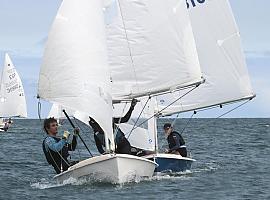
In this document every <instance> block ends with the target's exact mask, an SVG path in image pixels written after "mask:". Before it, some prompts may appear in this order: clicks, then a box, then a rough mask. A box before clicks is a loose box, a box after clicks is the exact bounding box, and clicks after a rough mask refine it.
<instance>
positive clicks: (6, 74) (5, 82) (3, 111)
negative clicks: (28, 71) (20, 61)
mask: <svg viewBox="0 0 270 200" xmlns="http://www.w3.org/2000/svg"><path fill="white" fill-rule="evenodd" d="M15 116H16V117H27V108H26V100H25V95H24V89H23V85H22V81H21V79H20V77H19V74H18V73H17V71H16V69H15V67H14V65H13V63H12V61H11V59H10V57H9V55H8V54H6V55H5V61H4V67H3V69H2V72H1V77H0V117H15Z"/></svg>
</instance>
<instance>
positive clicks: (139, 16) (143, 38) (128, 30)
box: [107, 0, 202, 99]
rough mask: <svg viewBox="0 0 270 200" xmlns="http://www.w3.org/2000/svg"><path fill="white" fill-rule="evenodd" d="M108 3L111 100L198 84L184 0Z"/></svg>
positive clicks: (197, 71) (134, 0) (190, 29)
mask: <svg viewBox="0 0 270 200" xmlns="http://www.w3.org/2000/svg"><path fill="white" fill-rule="evenodd" d="M111 7H113V8H114V11H113V12H111V13H110V14H109V17H107V18H109V19H110V20H108V22H107V43H108V53H109V64H110V68H111V79H112V83H113V99H125V98H132V97H141V96H147V95H153V94H159V93H162V92H168V91H172V90H175V89H178V88H184V87H187V86H191V85H196V84H199V83H201V82H202V75H201V71H200V65H199V61H198V56H197V51H196V46H195V41H194V37H193V33H192V28H191V23H190V19H189V16H188V12H187V9H186V2H185V1H184V0H169V1H166V2H165V1H164V0H133V1H123V0H119V1H114V3H113V5H111ZM109 10H110V11H111V10H112V9H109ZM112 13H113V14H112Z"/></svg>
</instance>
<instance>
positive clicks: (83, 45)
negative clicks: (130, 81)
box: [38, 0, 114, 149]
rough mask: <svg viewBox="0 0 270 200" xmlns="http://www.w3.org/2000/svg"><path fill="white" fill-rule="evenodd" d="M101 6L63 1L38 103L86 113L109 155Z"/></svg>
mask: <svg viewBox="0 0 270 200" xmlns="http://www.w3.org/2000/svg"><path fill="white" fill-rule="evenodd" d="M102 3H103V2H102V1H98V0H91V1H89V0H80V1H79V2H78V1H74V0H65V1H63V2H62V5H61V7H60V8H59V10H58V14H57V16H56V19H55V21H54V23H53V25H52V28H51V31H50V34H49V37H48V42H47V45H46V49H45V53H44V57H43V64H42V67H41V70H40V77H39V85H38V94H39V96H40V97H41V98H42V99H45V100H48V101H50V102H52V103H58V104H60V105H62V106H64V107H68V108H70V109H72V110H76V111H78V112H80V113H85V116H91V117H92V118H94V119H95V120H96V121H97V122H98V123H99V125H100V126H101V127H102V129H103V130H104V132H105V138H106V140H105V141H106V147H107V149H108V148H109V145H108V140H107V138H108V139H110V141H111V146H110V149H114V137H113V132H112V101H111V96H110V94H111V87H110V75H109V67H108V63H107V48H106V38H105V26H104V16H103V12H102V7H103V5H102Z"/></svg>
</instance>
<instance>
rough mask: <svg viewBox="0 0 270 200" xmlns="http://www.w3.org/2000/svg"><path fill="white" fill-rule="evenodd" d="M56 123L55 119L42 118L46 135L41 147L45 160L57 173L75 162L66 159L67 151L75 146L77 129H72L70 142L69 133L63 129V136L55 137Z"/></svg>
mask: <svg viewBox="0 0 270 200" xmlns="http://www.w3.org/2000/svg"><path fill="white" fill-rule="evenodd" d="M57 128H58V124H57V121H56V119H54V118H48V119H45V120H44V130H45V131H46V133H47V137H46V138H45V139H44V140H43V144H42V148H43V152H44V154H45V156H46V159H47V162H48V163H49V164H50V165H52V166H53V168H54V169H55V171H56V173H57V174H59V173H61V172H63V171H66V170H67V169H68V168H69V167H70V166H71V165H73V164H75V163H76V162H70V161H69V160H68V156H69V153H68V152H69V151H74V150H75V148H76V146H77V135H78V134H79V129H78V128H76V129H74V135H73V138H72V142H71V143H68V138H69V135H70V133H69V132H68V131H64V134H63V137H62V138H59V137H57V136H56V135H57Z"/></svg>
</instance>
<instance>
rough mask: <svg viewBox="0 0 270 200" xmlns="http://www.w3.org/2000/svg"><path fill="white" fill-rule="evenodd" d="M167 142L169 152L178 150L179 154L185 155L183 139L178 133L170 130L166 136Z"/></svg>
mask: <svg viewBox="0 0 270 200" xmlns="http://www.w3.org/2000/svg"><path fill="white" fill-rule="evenodd" d="M167 141H168V144H169V148H170V149H169V153H171V152H172V151H178V152H179V153H180V155H181V156H183V157H187V149H186V146H185V141H184V139H183V137H182V136H181V135H180V133H178V132H176V131H172V132H171V134H170V135H169V136H168V137H167Z"/></svg>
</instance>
